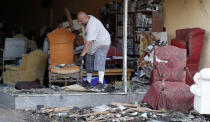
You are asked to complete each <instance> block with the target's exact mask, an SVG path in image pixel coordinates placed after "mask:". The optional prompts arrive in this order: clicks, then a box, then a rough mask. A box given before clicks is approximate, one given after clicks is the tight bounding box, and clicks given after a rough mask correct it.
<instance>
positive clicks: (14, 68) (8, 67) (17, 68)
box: [5, 65, 20, 71]
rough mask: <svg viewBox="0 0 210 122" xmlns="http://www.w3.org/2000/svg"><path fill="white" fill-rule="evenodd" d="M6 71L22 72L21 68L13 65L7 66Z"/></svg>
mask: <svg viewBox="0 0 210 122" xmlns="http://www.w3.org/2000/svg"><path fill="white" fill-rule="evenodd" d="M5 69H6V70H13V71H18V70H20V67H19V66H13V65H6V66H5Z"/></svg>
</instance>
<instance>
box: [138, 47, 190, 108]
mask: <svg viewBox="0 0 210 122" xmlns="http://www.w3.org/2000/svg"><path fill="white" fill-rule="evenodd" d="M186 57H187V56H186V49H180V48H177V47H175V46H171V45H168V46H164V47H156V48H155V50H154V59H153V60H154V69H153V74H152V78H153V83H152V84H151V86H150V88H149V90H148V91H147V93H146V95H145V96H144V98H143V101H142V102H144V103H148V104H149V105H150V106H151V107H152V108H153V109H159V110H161V109H163V108H164V109H166V110H174V111H188V110H190V109H192V108H193V94H191V93H190V88H189V86H188V85H187V84H186V83H185V78H186Z"/></svg>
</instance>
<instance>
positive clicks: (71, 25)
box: [64, 8, 74, 32]
mask: <svg viewBox="0 0 210 122" xmlns="http://www.w3.org/2000/svg"><path fill="white" fill-rule="evenodd" d="M64 11H65V13H66V16H67V20H68V23H69V26H70V28H71V32H72V31H74V28H73V21H72V18H71V13H70V12H69V9H68V8H64Z"/></svg>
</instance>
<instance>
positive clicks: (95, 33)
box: [85, 15, 111, 54]
mask: <svg viewBox="0 0 210 122" xmlns="http://www.w3.org/2000/svg"><path fill="white" fill-rule="evenodd" d="M89 17H90V19H89V20H88V23H87V25H86V28H85V32H86V39H85V40H86V41H92V44H91V47H90V48H89V50H88V52H87V53H88V54H94V53H95V52H96V50H97V48H98V47H100V46H102V45H110V44H111V38H110V34H109V32H108V31H107V30H106V28H105V27H104V25H103V24H102V23H101V21H100V20H98V19H97V18H95V17H94V16H91V15H89Z"/></svg>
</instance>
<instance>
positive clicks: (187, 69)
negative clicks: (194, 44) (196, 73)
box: [184, 66, 194, 81]
mask: <svg viewBox="0 0 210 122" xmlns="http://www.w3.org/2000/svg"><path fill="white" fill-rule="evenodd" d="M184 69H185V70H186V72H187V76H188V77H189V78H190V79H191V80H192V81H194V80H193V78H192V75H191V74H190V70H189V68H188V67H187V66H186V67H185V68H184Z"/></svg>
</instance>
